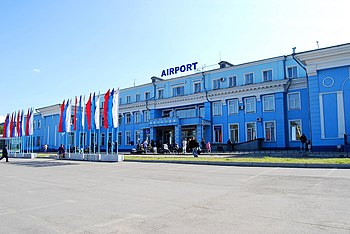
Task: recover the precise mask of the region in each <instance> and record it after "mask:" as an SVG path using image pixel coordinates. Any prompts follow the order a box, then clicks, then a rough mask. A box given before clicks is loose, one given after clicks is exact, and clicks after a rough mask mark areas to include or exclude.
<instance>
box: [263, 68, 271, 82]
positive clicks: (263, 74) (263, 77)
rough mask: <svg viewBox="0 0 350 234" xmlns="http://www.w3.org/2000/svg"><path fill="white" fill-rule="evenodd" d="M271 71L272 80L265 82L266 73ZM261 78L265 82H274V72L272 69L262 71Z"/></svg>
mask: <svg viewBox="0 0 350 234" xmlns="http://www.w3.org/2000/svg"><path fill="white" fill-rule="evenodd" d="M269 71H271V80H265V78H264V72H269ZM261 76H262V81H263V82H269V81H272V80H273V70H272V69H266V70H262V71H261Z"/></svg>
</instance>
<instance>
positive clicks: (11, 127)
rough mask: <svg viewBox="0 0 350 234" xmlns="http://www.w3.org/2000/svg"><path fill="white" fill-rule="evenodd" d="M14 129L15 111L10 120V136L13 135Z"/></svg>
mask: <svg viewBox="0 0 350 234" xmlns="http://www.w3.org/2000/svg"><path fill="white" fill-rule="evenodd" d="M12 129H13V113H12V116H11V121H10V137H12Z"/></svg>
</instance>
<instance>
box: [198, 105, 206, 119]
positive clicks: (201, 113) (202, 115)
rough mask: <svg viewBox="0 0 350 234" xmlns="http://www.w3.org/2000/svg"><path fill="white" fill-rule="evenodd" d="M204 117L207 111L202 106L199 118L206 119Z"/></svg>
mask: <svg viewBox="0 0 350 234" xmlns="http://www.w3.org/2000/svg"><path fill="white" fill-rule="evenodd" d="M204 115H205V110H204V107H203V106H201V107H199V117H201V118H204Z"/></svg>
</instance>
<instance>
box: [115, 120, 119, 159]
mask: <svg viewBox="0 0 350 234" xmlns="http://www.w3.org/2000/svg"><path fill="white" fill-rule="evenodd" d="M118 129H119V127H117V141H116V142H117V146H116V147H117V150H116V151H117V155H118V151H119V134H118Z"/></svg>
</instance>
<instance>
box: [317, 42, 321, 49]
mask: <svg viewBox="0 0 350 234" xmlns="http://www.w3.org/2000/svg"><path fill="white" fill-rule="evenodd" d="M316 44H317V49H320V45H319V44H318V41H316Z"/></svg>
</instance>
